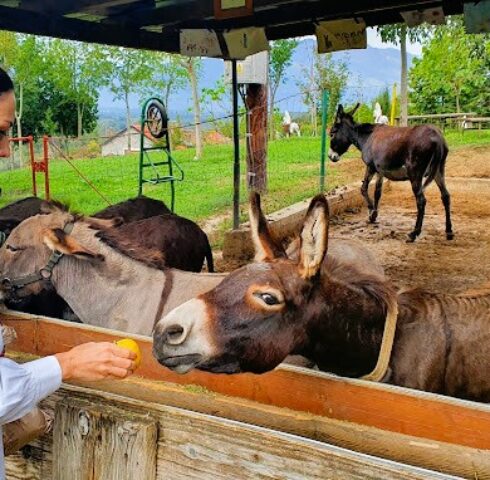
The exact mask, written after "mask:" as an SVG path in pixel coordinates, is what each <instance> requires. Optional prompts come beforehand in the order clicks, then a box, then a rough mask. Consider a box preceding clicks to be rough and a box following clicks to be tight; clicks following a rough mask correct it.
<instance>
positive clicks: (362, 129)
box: [354, 122, 381, 135]
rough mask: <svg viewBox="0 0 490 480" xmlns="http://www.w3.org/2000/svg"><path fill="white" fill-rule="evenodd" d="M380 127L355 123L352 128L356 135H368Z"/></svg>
mask: <svg viewBox="0 0 490 480" xmlns="http://www.w3.org/2000/svg"><path fill="white" fill-rule="evenodd" d="M380 126H381V125H376V124H373V123H355V122H354V128H355V129H356V130H357V133H361V134H366V135H369V134H371V133H373V132H374V130H375V129H376V128H378V127H380Z"/></svg>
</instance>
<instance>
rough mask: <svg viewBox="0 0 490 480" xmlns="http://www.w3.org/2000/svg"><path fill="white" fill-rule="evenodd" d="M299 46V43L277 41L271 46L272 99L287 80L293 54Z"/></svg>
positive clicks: (270, 76) (270, 74) (292, 40)
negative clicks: (287, 71)
mask: <svg viewBox="0 0 490 480" xmlns="http://www.w3.org/2000/svg"><path fill="white" fill-rule="evenodd" d="M297 46H298V41H297V40H294V39H291V40H276V41H275V42H271V44H270V52H269V82H270V88H271V94H272V97H274V96H275V93H276V91H277V89H278V87H279V85H280V84H281V83H283V82H284V81H285V80H286V76H285V73H286V70H287V69H288V68H289V67H290V66H291V63H292V60H293V53H294V50H295V49H296V47H297Z"/></svg>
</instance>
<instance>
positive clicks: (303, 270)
mask: <svg viewBox="0 0 490 480" xmlns="http://www.w3.org/2000/svg"><path fill="white" fill-rule="evenodd" d="M329 216H330V215H329V210H328V202H327V199H326V198H325V196H324V195H317V196H316V197H315V198H313V200H312V201H311V203H310V206H309V208H308V212H307V213H306V217H305V220H304V223H303V230H302V231H301V237H300V238H301V246H300V257H299V266H298V267H299V272H300V275H301V276H302V277H303V278H305V279H307V278H311V277H314V276H315V275H316V274H317V273H318V272H319V270H320V267H321V265H322V262H323V259H324V257H325V254H326V253H327V248H328V222H329Z"/></svg>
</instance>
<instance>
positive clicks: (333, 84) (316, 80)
mask: <svg viewBox="0 0 490 480" xmlns="http://www.w3.org/2000/svg"><path fill="white" fill-rule="evenodd" d="M313 48H315V47H313ZM312 53H313V54H312V56H311V60H310V61H311V63H310V65H308V66H303V67H302V71H303V80H300V81H299V82H298V86H299V88H300V91H301V92H302V94H303V101H304V103H305V104H306V105H308V106H309V107H310V114H311V121H312V125H313V132H314V134H316V133H317V122H318V111H319V108H320V105H321V101H322V92H323V90H328V92H329V95H330V97H329V98H330V99H329V106H328V118H329V120H330V121H331V120H332V119H333V118H334V116H335V112H336V110H337V105H338V104H339V102H340V98H341V96H342V93H343V92H344V90H345V88H346V86H347V80H348V77H349V69H348V68H347V63H346V62H345V61H344V60H334V59H333V57H332V54H331V53H326V54H319V53H316V50H314V51H313V52H312Z"/></svg>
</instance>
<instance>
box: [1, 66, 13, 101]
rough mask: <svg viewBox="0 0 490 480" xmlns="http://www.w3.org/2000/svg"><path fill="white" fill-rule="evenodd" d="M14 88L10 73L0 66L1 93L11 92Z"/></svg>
mask: <svg viewBox="0 0 490 480" xmlns="http://www.w3.org/2000/svg"><path fill="white" fill-rule="evenodd" d="M13 89H14V84H13V83H12V79H11V78H10V77H9V76H8V73H7V72H6V71H5V70H4V69H3V68H2V67H0V95H1V94H2V93H5V92H10V90H13Z"/></svg>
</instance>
